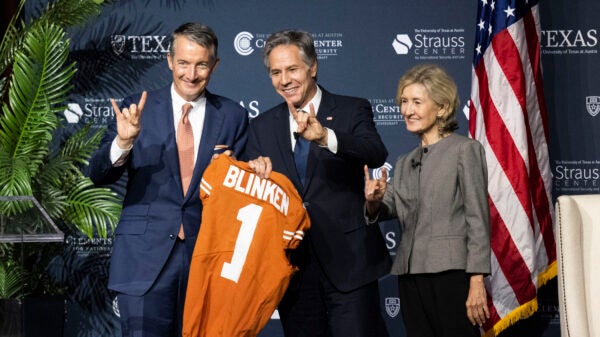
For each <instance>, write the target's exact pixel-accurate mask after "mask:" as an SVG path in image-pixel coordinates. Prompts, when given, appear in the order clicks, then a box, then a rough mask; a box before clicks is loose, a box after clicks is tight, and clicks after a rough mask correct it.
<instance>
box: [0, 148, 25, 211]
mask: <svg viewBox="0 0 600 337" xmlns="http://www.w3.org/2000/svg"><path fill="white" fill-rule="evenodd" d="M0 195H2V196H7V197H16V196H25V195H33V188H32V186H31V176H30V175H29V165H28V163H27V162H26V161H25V160H22V158H12V157H11V156H10V155H9V154H8V153H6V151H4V149H3V148H2V147H1V146H0ZM31 207H33V203H31V202H30V201H0V214H4V215H9V216H10V215H14V214H19V213H22V212H25V211H26V210H27V209H29V208H31Z"/></svg>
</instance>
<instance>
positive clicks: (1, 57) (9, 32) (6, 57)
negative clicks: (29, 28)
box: [0, 0, 25, 97]
mask: <svg viewBox="0 0 600 337" xmlns="http://www.w3.org/2000/svg"><path fill="white" fill-rule="evenodd" d="M23 5H25V0H21V1H20V2H19V6H18V7H17V9H16V12H15V14H14V15H13V17H12V18H11V19H10V22H9V23H8V26H7V27H6V31H5V32H4V37H3V38H2V42H0V77H3V76H4V74H5V72H6V70H7V68H8V67H9V65H11V64H12V63H13V60H14V52H15V50H17V49H18V46H19V45H20V44H21V37H22V34H21V32H20V31H19V29H17V22H18V20H19V16H20V15H21V10H22V9H23ZM0 82H1V81H0ZM4 89H5V87H4V84H0V97H4Z"/></svg>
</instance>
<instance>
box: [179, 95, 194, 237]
mask: <svg viewBox="0 0 600 337" xmlns="http://www.w3.org/2000/svg"><path fill="white" fill-rule="evenodd" d="M191 110H192V105H191V104H190V103H185V104H184V105H183V107H181V118H180V119H179V124H178V125H177V152H178V153H179V172H180V174H181V187H182V188H183V196H184V197H185V195H186V193H187V191H188V188H189V187H190V182H191V181H192V174H193V173H194V132H193V131H192V125H191V124H190V121H189V118H188V115H189V113H190V111H191ZM178 236H179V238H180V239H182V240H183V239H184V237H185V236H184V233H183V224H182V225H181V227H180V228H179V234H178Z"/></svg>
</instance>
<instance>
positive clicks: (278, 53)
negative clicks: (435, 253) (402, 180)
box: [244, 31, 390, 337]
mask: <svg viewBox="0 0 600 337" xmlns="http://www.w3.org/2000/svg"><path fill="white" fill-rule="evenodd" d="M264 62H265V65H266V67H267V68H268V71H269V76H270V77H271V81H272V84H273V87H274V88H275V91H276V92H277V93H278V94H279V95H281V96H282V97H283V99H284V100H285V103H281V104H279V105H277V106H275V107H274V108H272V109H270V110H269V111H266V112H264V113H263V114H261V115H259V116H258V117H256V118H255V119H254V120H253V121H251V123H250V128H249V132H248V144H247V147H246V153H245V156H244V157H245V159H254V160H252V161H250V164H251V166H253V168H254V169H255V170H256V171H257V172H258V173H261V174H264V173H265V172H266V173H267V174H268V172H269V171H270V169H271V165H272V169H273V170H275V171H278V172H281V173H283V174H284V175H286V176H287V177H288V178H289V179H290V180H291V181H292V182H293V183H294V185H295V186H296V188H297V190H298V191H299V192H300V195H301V196H302V198H303V201H304V204H305V207H306V209H307V210H308V213H309V216H310V220H311V223H312V228H311V230H310V232H309V234H308V236H307V238H305V240H304V242H303V244H302V246H301V248H299V249H298V250H297V252H295V253H294V255H293V256H292V260H293V262H294V263H296V264H298V266H299V267H300V270H299V272H298V273H297V274H296V275H295V276H294V278H293V279H292V282H291V284H290V286H289V288H288V290H287V293H286V295H285V296H284V299H283V300H282V302H281V304H280V305H279V313H280V315H281V321H282V324H283V328H284V332H285V335H286V337H292V336H306V337H316V336H332V337H342V336H343V337H351V336H356V337H375V336H387V332H386V330H385V326H384V323H383V319H382V317H381V314H380V307H379V289H378V278H379V277H381V276H384V275H386V274H387V273H388V272H389V270H390V258H389V254H388V252H387V249H386V246H385V244H384V241H383V237H382V234H381V232H380V229H379V226H377V225H372V226H370V225H368V224H367V222H366V219H365V217H364V215H363V205H364V202H365V198H364V194H363V188H364V179H363V176H362V166H363V165H368V166H369V167H379V166H381V165H383V163H384V162H385V159H386V157H387V150H386V148H385V146H384V144H383V142H382V141H381V138H380V136H379V134H378V133H377V130H376V128H375V124H374V123H373V113H372V109H371V105H370V104H369V102H368V101H367V100H365V99H361V98H355V97H347V96H340V95H334V94H331V93H329V92H328V91H327V90H325V89H324V88H323V87H320V86H318V85H317V82H316V77H317V56H316V53H315V49H314V44H313V40H312V38H311V37H310V35H309V34H308V33H305V32H300V31H281V32H278V33H275V34H273V35H272V36H271V37H269V39H268V40H267V42H266V45H265V49H264ZM301 148H304V149H306V152H304V153H303V154H302V153H300V152H302V151H299V149H301ZM294 152H296V156H295V155H294Z"/></svg>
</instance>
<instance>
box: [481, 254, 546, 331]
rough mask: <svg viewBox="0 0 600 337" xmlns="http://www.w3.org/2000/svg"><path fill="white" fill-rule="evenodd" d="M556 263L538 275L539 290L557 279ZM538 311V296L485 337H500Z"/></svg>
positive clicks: (497, 325) (510, 314)
mask: <svg viewBox="0 0 600 337" xmlns="http://www.w3.org/2000/svg"><path fill="white" fill-rule="evenodd" d="M557 270H558V268H557V265H556V261H554V262H552V263H551V264H550V265H549V266H548V268H546V270H544V271H543V272H541V273H539V274H538V289H539V287H541V286H543V285H545V284H546V283H548V281H550V280H551V279H553V278H555V277H556V273H557ZM537 310H538V301H537V296H536V297H535V298H534V299H532V300H531V301H529V302H527V303H525V304H523V305H521V306H519V307H518V308H516V309H514V310H513V311H511V312H510V313H509V314H508V315H506V316H504V317H503V318H502V319H501V320H500V321H498V323H496V324H494V326H493V327H492V328H491V329H489V330H488V331H486V332H485V334H484V335H483V337H495V336H498V335H499V334H500V333H501V332H502V331H504V330H506V329H508V328H509V327H510V326H511V325H513V324H515V323H516V322H518V321H520V320H522V319H525V318H529V317H531V315H533V314H534V313H535V312H536V311H537Z"/></svg>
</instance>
